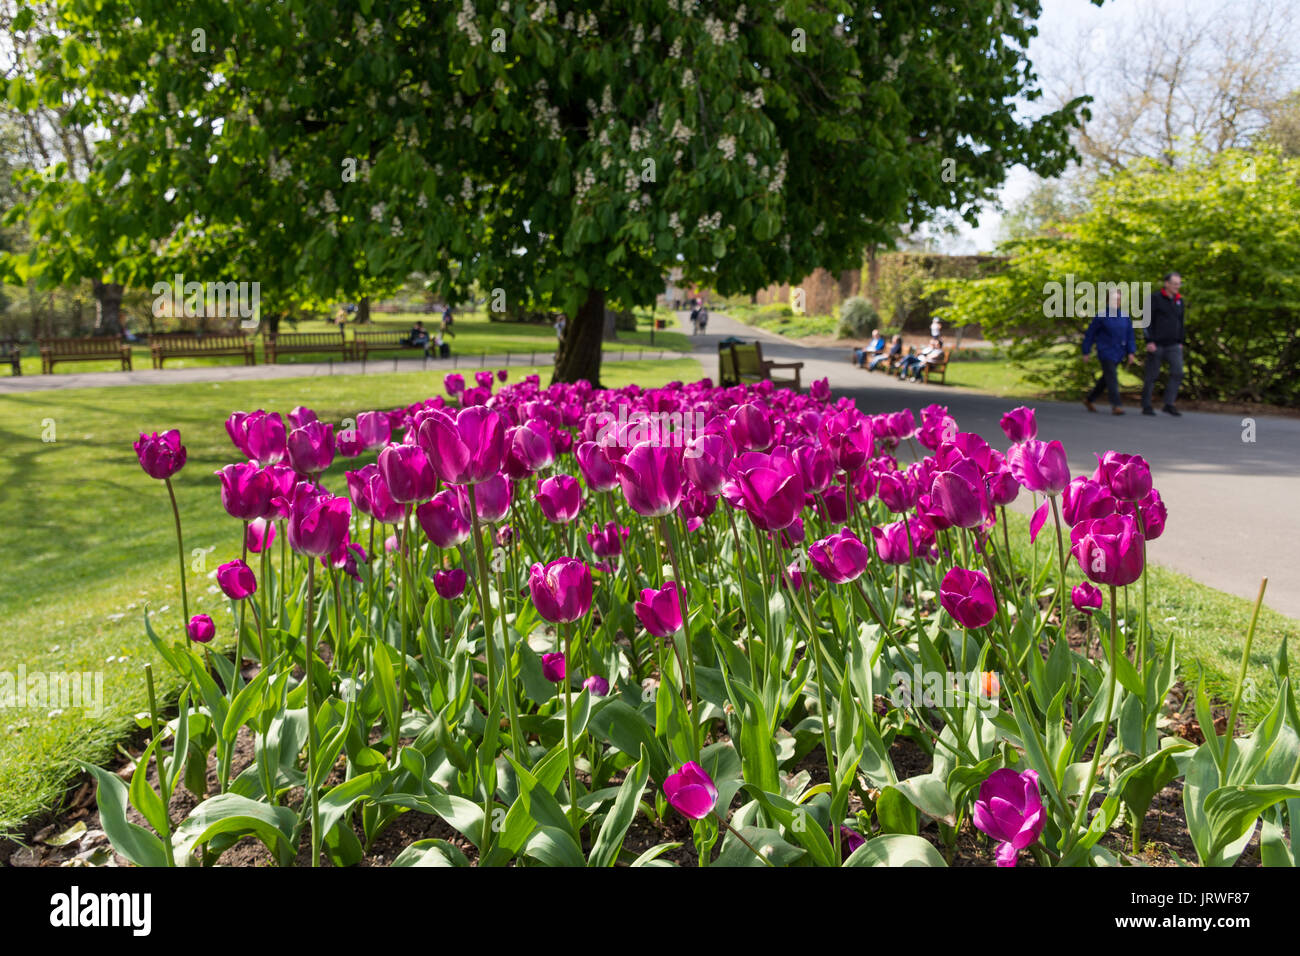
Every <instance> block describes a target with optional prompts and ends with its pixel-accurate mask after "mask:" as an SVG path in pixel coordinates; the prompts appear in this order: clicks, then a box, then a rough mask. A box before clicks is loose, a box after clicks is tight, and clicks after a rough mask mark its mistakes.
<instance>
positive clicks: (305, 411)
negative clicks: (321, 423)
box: [289, 405, 316, 428]
mask: <svg viewBox="0 0 1300 956" xmlns="http://www.w3.org/2000/svg"><path fill="white" fill-rule="evenodd" d="M314 421H316V413H315V412H314V411H312V410H311V409H310V408H307V407H305V406H303V405H299V406H298V407H297V408H295V409H294V410H293V411H291V412H290V413H289V424H290V425H292V426H293V427H294V428H302V426H304V425H306V424H308V423H310V422H314Z"/></svg>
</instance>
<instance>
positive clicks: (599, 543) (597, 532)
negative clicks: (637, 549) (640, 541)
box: [587, 521, 632, 558]
mask: <svg viewBox="0 0 1300 956" xmlns="http://www.w3.org/2000/svg"><path fill="white" fill-rule="evenodd" d="M631 530H632V529H631V528H623V527H620V526H619V524H618V522H617V521H609V522H606V524H605V527H604V528H603V529H602V528H601V527H600V525H596V524H593V525H592V526H591V532H590V533H589V534H588V535H587V544H588V545H590V546H591V551H592V553H593V554H595V555H596V557H598V558H613V557H617V556H618V555H620V554H622V553H623V542H624V541H626V540H627V536H628V534H629V533H630V532H631Z"/></svg>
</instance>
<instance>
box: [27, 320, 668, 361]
mask: <svg viewBox="0 0 1300 956" xmlns="http://www.w3.org/2000/svg"><path fill="white" fill-rule="evenodd" d="M657 315H658V317H659V318H660V319H664V320H667V321H669V322H670V323H671V322H672V313H671V312H666V311H665V310H663V309H660V310H659V311H658V313H657ZM637 318H638V327H637V330H636V331H635V332H633V331H624V332H619V333H618V338H617V339H614V340H612V341H609V342H605V343H603V344H602V347H603V348H604V350H605V352H606V353H607V354H608V353H611V352H612V353H614V354H615V355H620V353H621V356H620V357H625V358H629V359H636V358H638V355H637V353H638V352H641V351H645V352H657V351H659V350H666V351H669V352H689V351H690V350H691V346H690V340H689V338H688V336H686V335H685V334H683V333H681V332H677V331H668V330H667V329H665V330H653V329H652V328H651V318H650V313H649V311H648V310H645V311H642V312H638V314H637ZM417 320H418V321H421V322H423V323H424V324H425V327H426V328H429V329H434V328H436V325H437V323H438V321H439V316H437V315H427V314H417V313H414V312H412V313H391V314H389V313H382V314H381V313H375V314H374V315H373V316H372V321H371V323H370V324H369V325H366V326H360V327H358V326H355V325H352V324H349V325H348V326H347V337H348V338H349V339H350V338H352V337H353V336H354V334H355V332H356V330H357V328H362V329H364V330H365V331H368V332H386V331H401V332H405V331H407V330H408V329H410V327H411V325H412V323H414V322H415V321H417ZM281 331H282V332H285V333H290V332H335V333H337V331H338V327H337V326H335V325H332V324H331V323H329V322H327V321H325V320H323V319H311V320H304V321H302V322H299V323H297V324H296V325H291V324H287V323H286V324H285V325H283V326H282V328H281ZM452 331H453V332H455V335H454V336H453V337H451V338H449V339H448V342H449V344H450V345H451V348H452V352H453V354H457V355H459V356H460V358H461V361H462V362H467V361H470V360H472V359H473V358H475V357H476V356H480V355H483V354H487V355H504V354H505V353H507V352H508V353H510V354H512V355H533V354H535V356H536V358H535V360H536V361H543V362H544V361H546V359H547V358H548V357H550V356H551V355H553V354H554V352H555V341H556V339H555V330H554V329H553V328H552V327H551V326H549V325H545V324H543V323H526V322H491V321H489V320H488V318H487V314H486V313H483V312H473V313H470V312H467V313H465V314H463V315H457V316H456V320H455V323H454V324H453V326H452ZM652 339H653V341H652ZM256 350H257V360H258V362H259V363H261V362H264V361H265V357H266V355H265V349H264V347H263V342H262V339H261V338H260V337H259V338H258V340H257V343H256ZM27 352H29V353H30V354H27V355H24V356H23V359H22V369H23V374H24V375H39V374H40V371H41V359H40V354H39V350H38V349H37V347H36V346H35V345H32V346H29V347H28V349H27ZM397 354H399V353H397V352H383V353H380V358H383V357H391V356H393V355H397ZM412 354H414V353H412ZM330 359H333V360H334V361H340V359H341V357H340V356H339V355H338V354H333V355H331V354H330V353H327V352H322V353H320V354H319V355H313V354H302V355H285V356H284V357H283V358H282V359H281V360H280V363H279V364H285V365H289V364H296V363H300V362H323V361H327V360H330ZM131 360H132V363H133V367H134V368H136V369H147V368H152V360H151V359H150V357H149V346H148V345H147V344H141V345H138V346H135V347H133V348H132V350H131ZM530 360H533V359H530ZM242 361H243V360H242V359H240V358H238V357H235V356H213V357H212V358H182V359H169V360H168V362H167V366H166V367H167V368H205V367H208V366H213V365H239V364H241V363H242ZM120 368H121V364H120V363H119V362H116V361H112V360H104V361H95V362H75V363H60V364H58V365H56V366H55V367H54V371H55V374H57V375H62V374H65V373H69V372H115V371H118V370H119V369H120Z"/></svg>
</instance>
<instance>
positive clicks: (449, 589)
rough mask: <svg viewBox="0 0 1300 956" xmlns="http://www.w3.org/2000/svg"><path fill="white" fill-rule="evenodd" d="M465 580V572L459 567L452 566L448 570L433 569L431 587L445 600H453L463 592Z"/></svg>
mask: <svg viewBox="0 0 1300 956" xmlns="http://www.w3.org/2000/svg"><path fill="white" fill-rule="evenodd" d="M465 582H466V578H465V572H464V570H463V569H461V568H452V569H451V570H449V571H435V572H434V574H433V589H434V590H435V591H437V592H438V596H439V597H440V598H442V599H443V600H445V601H451V600H454V599H455V598H458V597H460V596H461V595H462V594H464V593H465Z"/></svg>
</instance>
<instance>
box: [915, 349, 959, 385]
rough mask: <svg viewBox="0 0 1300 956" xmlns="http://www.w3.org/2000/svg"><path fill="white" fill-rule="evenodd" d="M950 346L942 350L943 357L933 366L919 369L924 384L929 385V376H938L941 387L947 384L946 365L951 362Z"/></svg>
mask: <svg viewBox="0 0 1300 956" xmlns="http://www.w3.org/2000/svg"><path fill="white" fill-rule="evenodd" d="M952 351H953V350H952V346H949V347H948V348H946V349H944V350H943V357H942V358H940V359H939V361H937V362H935V363H934V364H933V365H924V366H922V367H921V375H922V376H923V377H924V378H925V384H926V385H929V384H930V376H931V375H937V376H939V382H940V383H941V384H943V385H947V384H948V363H949V362H950V361H952Z"/></svg>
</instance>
